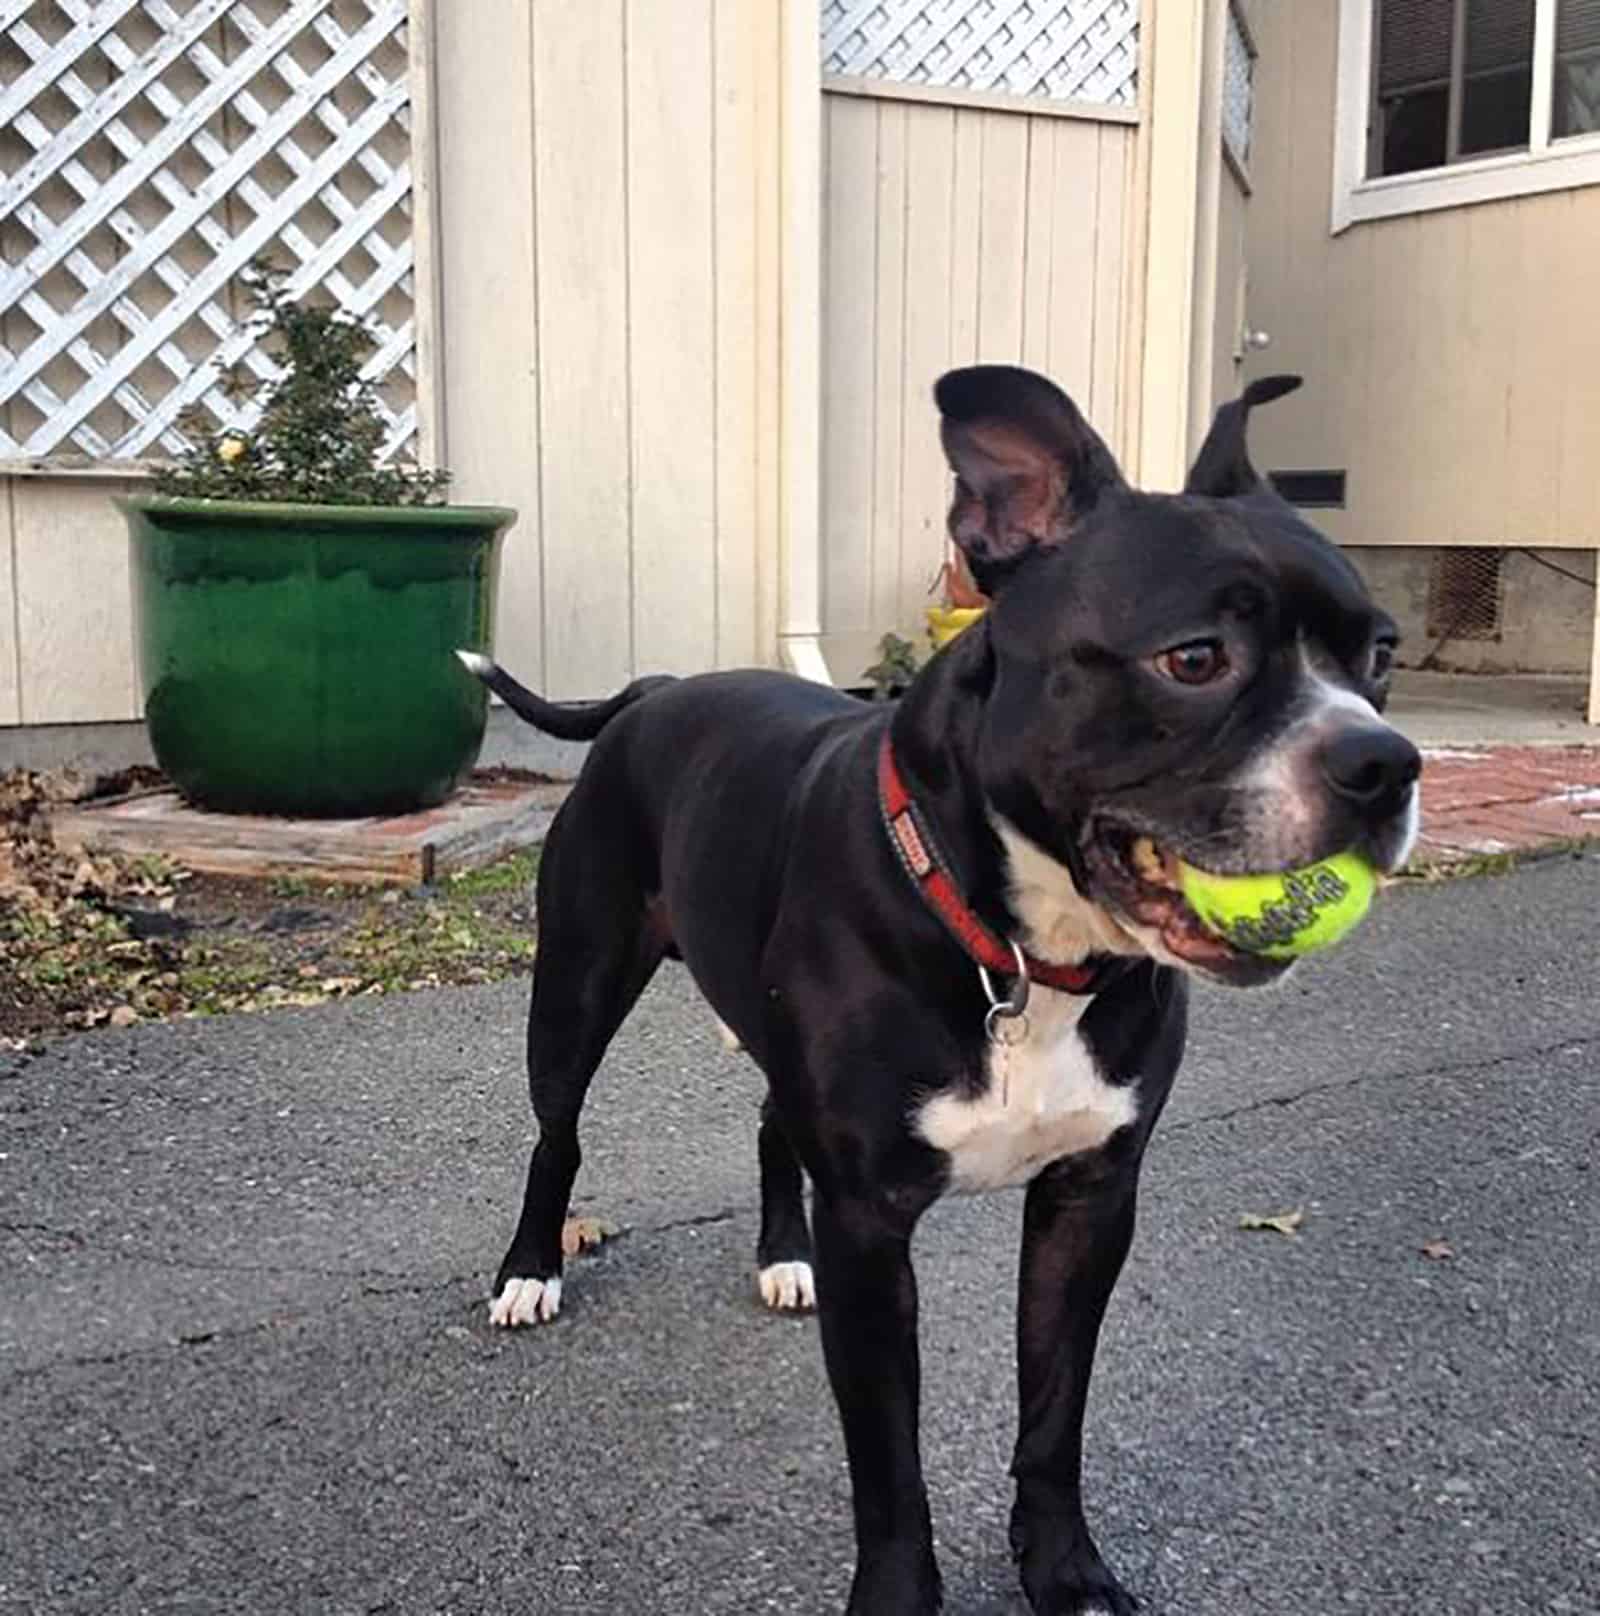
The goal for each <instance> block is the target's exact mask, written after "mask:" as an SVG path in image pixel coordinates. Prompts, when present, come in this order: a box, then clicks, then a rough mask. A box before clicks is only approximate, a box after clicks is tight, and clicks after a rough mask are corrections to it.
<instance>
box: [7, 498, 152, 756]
mask: <svg viewBox="0 0 1600 1616" xmlns="http://www.w3.org/2000/svg"><path fill="white" fill-rule="evenodd" d="M131 486H132V485H131V484H129V483H126V482H124V481H122V480H121V479H118V478H108V477H95V476H86V477H54V476H52V477H34V476H15V477H0V724H79V723H91V722H97V721H100V720H116V719H129V718H137V717H138V716H139V712H140V705H139V695H138V689H137V673H136V669H135V661H134V649H133V614H132V606H131V591H130V579H129V571H128V541H127V530H126V529H125V527H124V526H123V522H122V517H121V515H120V514H119V513H118V512H117V510H116V508H115V507H114V506H113V505H112V503H111V500H112V497H113V496H114V495H116V494H119V493H123V492H126V491H127V490H128V489H129V488H130V487H131Z"/></svg>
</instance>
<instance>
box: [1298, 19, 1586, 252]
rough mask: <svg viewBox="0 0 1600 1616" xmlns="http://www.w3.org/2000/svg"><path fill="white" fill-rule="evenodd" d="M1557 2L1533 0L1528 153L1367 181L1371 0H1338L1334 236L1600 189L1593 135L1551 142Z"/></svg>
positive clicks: (1370, 85) (1370, 71)
mask: <svg viewBox="0 0 1600 1616" xmlns="http://www.w3.org/2000/svg"><path fill="white" fill-rule="evenodd" d="M1557 3H1558V0H1535V7H1536V9H1535V13H1534V57H1533V113H1532V119H1531V127H1530V129H1529V145H1528V150H1527V151H1518V152H1509V153H1505V154H1503V155H1499V156H1494V157H1484V158H1480V159H1478V160H1477V161H1475V162H1466V163H1452V164H1450V165H1449V166H1448V167H1446V168H1434V169H1426V170H1423V171H1421V172H1419V173H1415V174H1396V175H1392V176H1390V177H1388V178H1384V179H1367V178H1366V177H1365V175H1366V167H1367V123H1368V118H1369V117H1370V115H1371V106H1372V67H1373V33H1374V22H1375V18H1376V10H1377V8H1376V6H1375V5H1374V3H1373V0H1339V58H1338V75H1339V77H1338V84H1337V87H1336V97H1335V103H1334V104H1335V120H1336V122H1335V131H1334V142H1333V209H1332V220H1331V223H1330V226H1329V228H1330V231H1331V233H1332V234H1334V235H1338V234H1339V233H1340V232H1341V231H1343V230H1348V229H1349V228H1350V226H1351V225H1353V224H1359V223H1361V222H1362V221H1363V220H1366V219H1392V218H1395V217H1397V216H1399V215H1402V214H1408V213H1431V212H1433V211H1435V210H1437V209H1439V208H1461V207H1470V206H1472V205H1473V204H1474V203H1478V202H1495V201H1500V200H1503V199H1505V198H1507V197H1515V196H1535V195H1538V194H1539V193H1541V192H1545V191H1565V190H1571V189H1572V188H1574V187H1575V186H1580V185H1600V134H1595V135H1577V136H1572V137H1569V138H1568V139H1565V140H1552V139H1551V137H1550V94H1551V86H1552V83H1553V79H1554V58H1555V18H1556V5H1557Z"/></svg>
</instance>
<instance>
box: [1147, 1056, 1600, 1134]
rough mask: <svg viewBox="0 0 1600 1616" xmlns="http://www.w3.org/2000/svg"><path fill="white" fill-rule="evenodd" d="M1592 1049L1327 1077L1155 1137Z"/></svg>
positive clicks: (1189, 1120) (1186, 1122)
mask: <svg viewBox="0 0 1600 1616" xmlns="http://www.w3.org/2000/svg"><path fill="white" fill-rule="evenodd" d="M1592 1050H1600V1035H1596V1036H1587V1037H1577V1036H1569V1037H1566V1038H1558V1039H1556V1041H1555V1042H1554V1043H1550V1044H1534V1045H1530V1046H1529V1047H1528V1048H1526V1049H1519V1050H1513V1051H1511V1052H1509V1053H1507V1054H1503V1055H1491V1056H1489V1057H1488V1058H1487V1059H1485V1060H1477V1061H1450V1062H1446V1063H1444V1064H1442V1065H1438V1066H1418V1067H1406V1068H1402V1069H1401V1070H1399V1071H1393V1072H1364V1073H1361V1074H1360V1075H1358V1076H1356V1077H1341V1078H1330V1079H1329V1080H1328V1081H1327V1082H1325V1083H1311V1084H1308V1085H1307V1086H1306V1087H1305V1088H1303V1089H1295V1090H1294V1091H1293V1092H1292V1093H1289V1094H1267V1095H1263V1096H1262V1097H1261V1098H1260V1099H1259V1100H1247V1101H1246V1102H1245V1103H1244V1104H1243V1105H1236V1106H1230V1107H1229V1108H1228V1109H1227V1110H1226V1111H1211V1112H1207V1113H1206V1114H1205V1115H1204V1116H1198V1117H1187V1118H1184V1119H1182V1120H1181V1121H1176V1122H1169V1123H1167V1125H1166V1126H1165V1127H1164V1128H1161V1129H1159V1130H1157V1138H1162V1139H1166V1138H1171V1136H1172V1135H1173V1134H1175V1133H1189V1132H1192V1131H1193V1130H1194V1129H1196V1128H1209V1127H1213V1126H1215V1125H1216V1124H1217V1123H1219V1122H1233V1121H1235V1120H1237V1119H1238V1118H1239V1117H1247V1116H1251V1115H1253V1114H1255V1113H1256V1112H1258V1111H1274V1110H1276V1111H1283V1110H1287V1109H1289V1108H1290V1107H1291V1106H1296V1105H1299V1104H1300V1102H1301V1101H1302V1100H1312V1099H1315V1098H1317V1096H1318V1095H1322V1094H1343V1093H1348V1092H1349V1091H1350V1090H1351V1089H1358V1088H1362V1087H1364V1086H1365V1085H1367V1084H1368V1083H1404V1082H1409V1081H1413V1080H1418V1079H1422V1080H1426V1079H1429V1078H1441V1077H1467V1076H1471V1075H1472V1074H1474V1073H1479V1072H1491V1071H1493V1070H1495V1068H1497V1067H1502V1066H1515V1065H1518V1064H1519V1063H1521V1062H1525V1061H1530V1060H1539V1059H1542V1058H1545V1057H1548V1056H1551V1055H1561V1054H1568V1053H1573V1054H1579V1053H1585V1052H1588V1051H1592ZM1558 1075H1559V1074H1557V1073H1553V1072H1552V1073H1549V1074H1547V1078H1546V1080H1547V1081H1548V1080H1551V1079H1554V1078H1556V1077H1558Z"/></svg>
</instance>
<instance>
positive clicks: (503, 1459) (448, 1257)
mask: <svg viewBox="0 0 1600 1616" xmlns="http://www.w3.org/2000/svg"><path fill="white" fill-rule="evenodd" d="M1597 914H1600V858H1596V857H1593V856H1591V857H1589V858H1587V859H1564V860H1562V861H1560V862H1558V863H1549V864H1545V865H1542V866H1539V867H1537V868H1534V869H1531V870H1527V871H1525V872H1523V873H1522V874H1519V875H1516V876H1512V877H1505V878H1499V879H1492V880H1480V881H1476V882H1470V883H1462V884H1457V885H1453V886H1448V887H1442V888H1430V889H1422V890H1413V891H1406V892H1403V893H1400V894H1396V895H1393V896H1392V897H1391V898H1390V899H1389V900H1388V901H1386V903H1385V904H1384V905H1383V906H1382V909H1381V911H1380V913H1379V914H1378V915H1377V916H1376V917H1375V918H1374V920H1373V921H1372V922H1371V923H1370V924H1369V925H1368V927H1367V928H1366V929H1365V930H1364V932H1363V933H1362V934H1361V937H1360V940H1359V941H1358V942H1356V943H1354V944H1352V945H1350V946H1349V947H1347V948H1346V949H1345V950H1344V951H1343V952H1342V953H1340V954H1339V955H1337V956H1336V957H1334V958H1332V959H1330V960H1328V961H1326V962H1320V963H1317V964H1315V965H1312V966H1309V967H1305V968H1303V969H1302V971H1301V972H1297V973H1296V977H1295V979H1293V980H1292V981H1291V984H1290V985H1289V986H1288V987H1286V988H1285V989H1284V990H1282V991H1279V992H1276V993H1273V994H1270V995H1261V996H1254V997H1246V996H1240V997H1234V996H1227V997H1224V996H1221V995H1215V994H1207V995H1205V996H1204V997H1203V999H1202V1002H1201V1003H1200V1005H1199V1007H1198V1014H1197V1017H1196V1022H1197V1026H1196V1031H1195V1036H1194V1040H1193V1054H1192V1056H1191V1059H1190V1063H1189V1065H1188V1067H1187V1069H1186V1071H1185V1073H1184V1075H1183V1077H1182V1078H1181V1079H1180V1082H1179V1089H1178V1093H1177V1097H1176V1098H1175V1100H1174V1102H1173V1105H1172V1107H1171V1109H1170V1110H1169V1113H1168V1116H1167V1119H1166V1120H1165V1121H1164V1123H1163V1125H1162V1129H1161V1131H1160V1132H1159V1133H1158V1135H1157V1139H1156V1143H1155V1146H1154V1148H1153V1150H1152V1155H1151V1159H1150V1163H1149V1167H1148V1169H1147V1173H1146V1178H1145V1183H1146V1195H1145V1199H1144V1208H1143V1223H1142V1228H1141V1233H1140V1238H1139V1241H1138V1244H1137V1246H1136V1248H1135V1254H1134V1258H1133V1260H1132V1262H1131V1264H1130V1267H1129V1270H1128V1272H1127V1275H1126V1277H1125V1278H1124V1280H1123V1283H1122V1286H1121V1289H1120V1290H1119V1292H1118V1296H1117V1299H1116V1302H1115V1303H1114V1305H1113V1313H1112V1318H1111V1320H1110V1323H1109V1325H1108V1330H1107V1338H1106V1343H1105V1348H1104V1350H1103V1353H1102V1357H1101V1368H1100V1373H1099V1377H1098V1379H1097V1383H1096V1396H1095V1400H1094V1404H1093V1407H1092V1410H1091V1428H1090V1454H1091V1458H1090V1471H1091V1474H1090V1497H1089V1508H1090V1514H1091V1520H1092V1521H1093V1522H1094V1523H1095V1525H1096V1527H1097V1530H1098V1534H1099V1537H1100V1540H1101V1544H1102V1547H1103V1549H1104V1550H1105V1552H1106V1554H1107V1557H1108V1558H1109V1559H1111V1560H1112V1562H1113V1563H1114V1564H1115V1565H1116V1566H1117V1567H1118V1568H1119V1570H1120V1571H1121V1573H1122V1575H1123V1577H1124V1580H1125V1581H1127V1582H1128V1583H1129V1585H1130V1586H1131V1587H1132V1588H1134V1589H1135V1590H1136V1591H1137V1592H1139V1593H1140V1594H1141V1595H1142V1596H1143V1597H1144V1598H1145V1601H1146V1608H1147V1609H1148V1610H1149V1611H1150V1612H1153V1613H1157V1616H1191V1613H1192V1616H1249V1613H1263V1616H1265V1613H1271V1616H1285V1613H1288V1616H1301V1613H1308V1616H1321V1613H1327V1612H1335V1611H1342V1610H1346V1609H1350V1610H1359V1611H1361V1612H1363V1613H1364V1616H1371V1613H1372V1612H1375V1611H1379V1610H1394V1611H1408V1612H1409V1611H1427V1612H1430V1613H1431V1612H1441V1613H1445V1612H1448V1613H1450V1616H1469V1613H1478V1612H1481V1613H1483V1616H1491V1613H1492V1616H1512V1613H1518V1612H1541V1613H1543V1612H1568V1613H1583V1616H1592V1613H1593V1612H1595V1611H1597V1610H1600V1482H1597V1479H1596V1458H1595V1455H1596V1452H1597V1451H1600V1388H1597V1365H1600V1281H1597V1279H1596V1275H1597V1273H1600V1174H1597V1172H1596V1170H1595V1167H1594V1157H1595V1152H1596V1143H1597V1139H1600V975H1597V956H1600V947H1597V926H1596V916H1597ZM523 1001H524V989H523V988H522V987H521V986H520V985H511V986H502V987H494V988H482V989H456V990H440V991H435V992H428V993H419V994H415V995H412V996H409V997H406V998H403V999H386V1000H370V1001H363V1002H355V1003H349V1004H340V1005H331V1006H327V1007H323V1008H319V1009H315V1010H306V1011H282V1012H275V1013H272V1014H269V1015H261V1016H240V1017H233V1018H228V1019H224V1020H219V1021H214V1022H191V1023H185V1024H180V1025H172V1026H156V1027H140V1028H134V1029H131V1030H128V1031H123V1032H103V1033H94V1034H87V1035H83V1036H81V1037H78V1038H75V1039H72V1040H70V1041H68V1042H65V1043H63V1044H61V1045H59V1046H57V1047H55V1048H54V1049H53V1050H51V1051H50V1052H49V1053H47V1054H46V1055H44V1056H42V1057H40V1058H37V1059H35V1060H32V1061H31V1062H29V1063H27V1064H25V1065H22V1066H20V1067H18V1066H16V1065H12V1066H10V1067H5V1066H3V1065H0V1610H5V1611H18V1612H22V1611H27V1612H35V1611H37V1612H90V1611H94V1612H100V1611H106V1612H138V1611H152V1612H155V1611H184V1612H190V1611H193V1612H208V1611H217V1612H223V1611H226V1612H229V1613H235V1616H248V1613H256V1612H261V1613H266V1612H272V1613H274V1616H280V1613H282V1612H284V1611H313V1612H333V1613H341V1616H342V1613H346V1612H349V1613H360V1612H478V1611H485V1612H488V1611H519V1612H552V1613H554V1612H562V1613H567V1612H571V1613H575V1616H584V1613H595V1616H599V1613H607V1616H610V1613H627V1616H655V1613H685V1616H698V1613H702V1612H704V1613H710V1612H718V1613H721V1612H728V1613H731V1612H741V1613H743V1612H754V1611H763V1610H781V1611H785V1612H797V1613H809V1612H835V1611H837V1610H838V1608H839V1606H840V1604H841V1601H842V1598H843V1593H844V1590H845V1587H846V1584H847V1579H848V1573H849V1533H848V1526H847V1507H846V1506H847V1495H846V1488H845V1478H844V1471H843V1457H842V1451H841V1445H840V1441H839V1438H838V1434H837V1431H836V1428H835V1423H834V1418H833V1414H832V1411H831V1407H830V1405H829V1402H828V1399H827V1395H826V1390H825V1385H824V1380H823V1374H822V1368H821V1363H820V1357H819V1352H818V1347H817V1341H816V1332H815V1327H814V1325H813V1324H812V1323H811V1322H810V1321H806V1320H793V1319H773V1318H769V1317H767V1316H765V1315H764V1314H763V1313H762V1312H761V1311H760V1309H759V1308H758V1307H757V1305H756V1304H755V1301H754V1287H753V1283H752V1273H751V1249H752V1246H753V1242H754V1236H755V1210H754V1205H755V1195H754V1165H753V1157H754V1131H755V1114H756V1106H757V1103H758V1099H759V1088H758V1084H757V1081H756V1078H755V1075H754V1073H753V1071H752V1070H751V1069H750V1068H749V1067H748V1066H747V1065H745V1064H744V1063H743V1062H742V1061H741V1059H739V1058H738V1057H732V1056H729V1055H727V1054H725V1053H724V1052H723V1050H722V1049H721V1046H720V1045H719V1043H718V1041H717V1039H716V1036H715V1033H714V1030H713V1028H712V1026H711V1023H710V1021H709V1017H708V1016H707V1014H706V1012H704V1011H703V1010H702V1009H701V1008H700V1006H699V1005H698V1003H697V1002H696V1001H695V999H694V996H693V995H692V993H691V992H690V991H689V990H688V987H687V984H686V982H685V980H684V979H683V977H682V976H681V974H679V973H676V972H673V973H671V974H667V973H664V974H663V976H662V978H661V979H660V981H659V982H658V983H657V985H656V986H655V988H653V989H652V991H651V993H650V994H649V995H648V996H647V999H646V1001H645V1002H644V1003H643V1004H642V1005H641V1007H640V1010H639V1011H638V1012H637V1013H636V1015H635V1017H634V1019H633V1021H632V1022H631V1023H630V1024H629V1026H628V1027H627V1028H626V1029H625V1030H624V1033H623V1034H622V1036H621V1038H620V1039H619V1041H618V1043H617V1045H616V1046H615V1048H614V1050H613V1052H612V1055H611V1057H610V1059H609V1061H608V1064H607V1067H606V1069H605V1070H604V1071H603V1072H602V1074H601V1077H600V1079H599V1081H598V1083H597V1085H596V1090H595V1097H594V1100H593V1101H592V1103H591V1106H590V1110H589V1113H588V1126H587V1131H586V1139H585V1142H586V1147H587V1160H586V1164H585V1168H584V1173H583V1176H582V1178H581V1179H580V1197H581V1200H582V1203H583V1205H584V1207H586V1208H589V1209H592V1210H594V1211H596V1212H599V1213H601V1214H603V1215H604V1216H605V1217H607V1218H609V1219H611V1220H613V1221H614V1222H616V1223H618V1224H620V1225H622V1226H623V1227H624V1229H625V1230H626V1232H625V1234H624V1235H623V1236H622V1237H621V1238H619V1239H617V1240H615V1241H614V1242H612V1243H611V1244H610V1245H609V1246H607V1247H606V1248H605V1249H604V1250H603V1251H602V1252H601V1253H600V1254H598V1255H597V1256H594V1257H591V1258H588V1259H585V1260H583V1261H582V1262H581V1263H579V1264H578V1265H577V1266H576V1271H575V1272H574V1274H573V1277H572V1279H571V1282H570V1284H569V1287H568V1291H567V1310H566V1311H565V1312H564V1314H563V1316H562V1318H561V1320H560V1322H559V1323H558V1324H557V1325H556V1326H554V1327H553V1328H552V1329H550V1330H547V1331H542V1332H538V1333H532V1334H524V1335H519V1336H516V1337H506V1336H500V1335H491V1334H490V1332H489V1330H488V1328H487V1324H486V1318H485V1307H484V1297H485V1291H486V1287H487V1283H488V1279H489V1276H490V1273H491V1271H492V1269H493V1267H494V1264H495V1261H496V1260H497V1258H498V1256H499V1254H500V1249H501V1246H502V1244H503V1242H504V1240H505V1238H506V1236H507V1235H508V1233H509V1230H510V1227H511V1221H512V1217H513V1213H514V1210H515V1205H516V1198H517V1196H518V1194H519V1193H520V1184H521V1174H522V1170H523V1166H524V1160H525V1157H524V1152H525V1148H526V1143H527V1139H528V1126H529V1125H528V1121H527V1117H526V1109H525V1101H524V1098H523V1079H522V1073H521V1066H520V1058H521V1018H522V1011H523ZM1292 1208H1298V1209H1302V1210H1303V1212H1304V1215H1305V1222H1304V1225H1303V1227H1302V1230H1301V1232H1300V1233H1299V1234H1297V1235H1294V1236H1292V1237H1285V1236H1282V1235H1278V1234H1274V1233H1244V1232H1241V1231H1240V1230H1239V1228H1238V1226H1237V1225H1238V1220H1239V1217H1240V1215H1241V1214H1244V1213H1275V1212H1282V1211H1287V1210H1289V1209H1292ZM1019 1210H1020V1197H1019V1196H1018V1195H1017V1194H1015V1193H1011V1194H1006V1195H1000V1196H995V1197H990V1198H987V1199H982V1200H974V1201H963V1202H951V1203H947V1204H945V1205H943V1206H941V1207H939V1208H936V1209H935V1211H934V1213H933V1214H932V1215H931V1216H930V1217H929V1219H928V1221H927V1223H926V1225H925V1230H924V1234H923V1237H922V1239H921V1241H920V1265H919V1272H920V1275H921V1280H922V1295H923V1305H924V1358H925V1365H926V1369H925V1396H926V1412H925V1419H924V1432H925V1446H926V1452H927V1462H928V1473H929V1479H930V1485H931V1488H932V1493H933V1500H934V1512H935V1520H936V1528H937V1532H938V1536H939V1541H940V1547H941V1554H942V1557H943V1562H944V1567H945V1577H946V1586H947V1593H948V1605H949V1609H950V1610H951V1611H952V1612H954V1613H958V1616H998V1613H1000V1612H1008V1611H1012V1610H1016V1609H1020V1606H1018V1605H1017V1604H1016V1603H1015V1600H1014V1595H1013V1593H1012V1588H1013V1583H1012V1577H1011V1570H1010V1566H1009V1563H1008V1559H1007V1554H1006V1548H1005V1519H1006V1510H1007V1505H1008V1498H1007V1491H1006V1485H1005V1464H1006V1455H1007V1450H1008V1445H1009V1441H1010V1429H1011V1420H1012V1406H1013V1398H1012V1391H1011V1364H1012V1358H1011V1346H1010V1334H1009V1332H1010V1321H1011V1291H1012V1286H1013V1282H1014V1273H1015V1250H1016V1235H1017V1225H1018V1214H1019ZM1424 1246H1427V1247H1429V1250H1430V1252H1431V1253H1432V1254H1431V1255H1429V1254H1425V1253H1424V1251H1423V1249H1422V1248H1423V1247H1424Z"/></svg>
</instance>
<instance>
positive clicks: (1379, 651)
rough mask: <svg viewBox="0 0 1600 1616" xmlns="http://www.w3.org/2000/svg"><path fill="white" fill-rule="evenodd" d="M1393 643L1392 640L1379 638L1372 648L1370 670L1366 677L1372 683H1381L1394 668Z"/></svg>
mask: <svg viewBox="0 0 1600 1616" xmlns="http://www.w3.org/2000/svg"><path fill="white" fill-rule="evenodd" d="M1394 652H1395V644H1394V641H1393V640H1379V641H1378V643H1377V644H1376V645H1375V646H1373V648H1372V670H1371V672H1370V673H1369V674H1368V677H1369V678H1370V679H1371V680H1372V682H1373V684H1375V685H1381V684H1382V683H1383V681H1384V680H1385V679H1387V678H1388V677H1389V675H1390V673H1391V672H1392V671H1393V670H1394Z"/></svg>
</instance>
